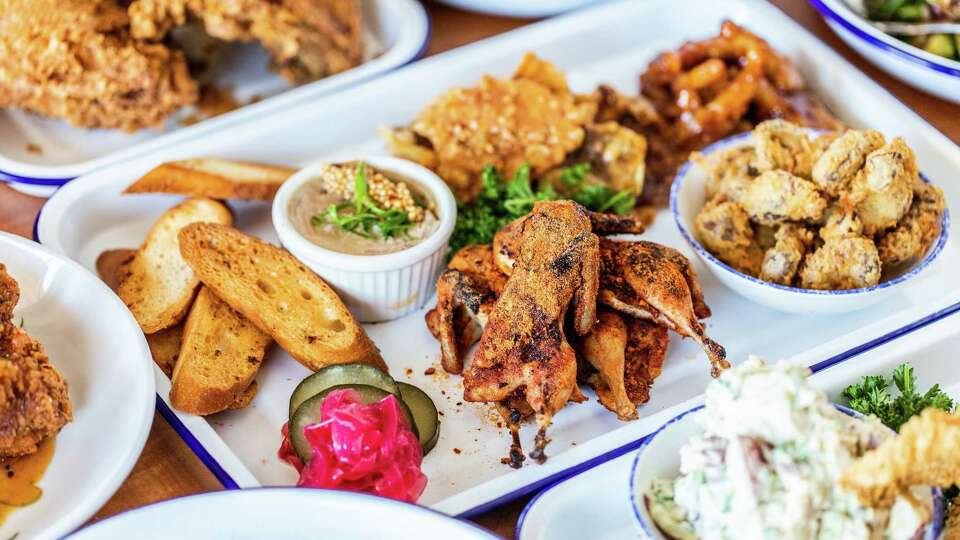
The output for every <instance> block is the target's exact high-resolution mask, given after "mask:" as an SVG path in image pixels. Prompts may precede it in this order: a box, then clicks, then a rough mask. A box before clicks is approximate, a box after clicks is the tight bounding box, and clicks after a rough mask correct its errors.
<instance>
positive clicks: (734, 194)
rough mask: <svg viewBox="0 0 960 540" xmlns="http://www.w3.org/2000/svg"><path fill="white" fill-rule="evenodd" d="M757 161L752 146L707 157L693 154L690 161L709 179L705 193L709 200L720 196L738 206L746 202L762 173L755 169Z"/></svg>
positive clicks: (730, 149) (721, 151)
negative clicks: (747, 194) (745, 196)
mask: <svg viewBox="0 0 960 540" xmlns="http://www.w3.org/2000/svg"><path fill="white" fill-rule="evenodd" d="M756 158H757V153H756V150H754V148H753V147H752V146H737V147H734V148H725V149H723V150H719V151H717V152H711V153H710V154H707V155H704V154H701V153H700V152H694V153H692V154H690V161H692V162H693V163H696V164H697V165H698V166H699V167H700V168H701V169H703V172H704V174H705V175H706V177H707V183H706V187H705V191H706V193H707V198H708V199H712V198H714V197H716V196H717V195H723V197H724V198H725V199H726V200H728V201H732V202H735V203H739V202H740V201H741V200H743V195H744V194H745V193H746V192H747V188H748V187H750V183H751V182H753V179H754V178H756V177H757V176H758V175H759V174H760V172H759V171H758V170H757V169H756V168H755V167H754V164H753V162H754V161H755V160H756Z"/></svg>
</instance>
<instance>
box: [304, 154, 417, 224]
mask: <svg viewBox="0 0 960 540" xmlns="http://www.w3.org/2000/svg"><path fill="white" fill-rule="evenodd" d="M366 171H367V169H366V165H365V164H364V163H360V164H359V165H357V170H356V173H355V174H354V177H353V186H354V196H353V202H342V203H340V204H333V205H330V206H328V207H327V209H326V210H325V211H324V212H323V213H320V214H317V215H315V216H313V218H311V220H310V223H311V224H313V226H314V227H317V226H322V225H324V224H327V223H331V224H333V225H335V226H337V227H339V228H341V229H343V230H345V231H349V232H351V233H353V234H356V235H358V236H362V237H364V238H370V239H373V238H377V237H378V236H379V237H381V238H395V237H398V236H400V237H403V238H409V237H410V234H409V231H410V228H411V227H413V226H414V223H413V222H412V221H410V216H408V215H407V213H406V212H404V211H403V210H397V209H391V210H384V209H383V208H380V207H379V206H377V203H376V202H375V201H374V200H373V199H372V198H371V197H370V188H369V185H368V184H367V172H366Z"/></svg>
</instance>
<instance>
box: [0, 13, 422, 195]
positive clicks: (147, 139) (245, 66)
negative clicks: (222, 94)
mask: <svg viewBox="0 0 960 540" xmlns="http://www.w3.org/2000/svg"><path fill="white" fill-rule="evenodd" d="M363 7H364V21H365V23H366V25H367V28H369V30H370V31H369V34H368V36H367V41H369V42H370V47H369V48H370V50H375V51H380V54H379V55H377V56H375V57H373V58H371V59H368V60H367V61H366V62H364V63H363V64H361V65H359V66H357V67H355V68H353V69H350V70H347V71H344V72H343V73H339V74H337V75H333V76H330V77H327V78H325V79H321V80H319V81H315V82H312V83H308V84H304V85H301V86H298V87H291V85H290V84H289V83H288V82H287V81H286V80H285V79H283V78H282V77H280V76H279V75H277V74H276V73H274V72H272V71H270V69H269V67H268V63H269V56H268V55H267V54H266V53H265V52H264V51H263V50H262V48H260V47H259V46H257V45H253V44H235V45H231V46H230V48H229V52H228V54H226V56H225V58H224V60H223V61H222V62H221V63H220V64H219V65H218V66H217V68H216V70H215V71H216V73H215V74H214V79H215V81H216V82H217V84H218V86H220V87H222V88H230V89H231V92H232V93H233V94H234V96H235V97H236V98H237V99H238V100H240V101H241V102H244V101H248V100H250V99H251V98H253V97H254V96H262V97H265V98H266V99H263V100H261V101H258V102H257V103H253V104H250V105H246V106H244V107H241V108H239V109H237V110H235V111H231V112H229V113H226V114H222V115H219V116H216V117H214V118H210V119H208V120H204V121H201V122H198V123H196V124H194V125H191V126H182V125H180V121H181V120H182V119H183V118H184V117H186V116H188V115H189V114H190V111H188V110H184V111H181V112H180V113H178V114H176V115H174V117H172V118H171V119H170V120H169V121H168V122H167V125H166V127H165V128H164V129H162V130H160V131H156V130H150V129H145V130H141V131H138V132H136V133H132V134H130V133H124V132H122V131H118V130H89V129H82V128H75V127H72V126H70V125H68V124H67V123H66V122H63V121H60V120H56V119H51V118H43V117H40V116H36V115H33V114H29V113H25V112H23V111H19V110H15V109H9V110H2V111H0V171H2V172H3V173H5V175H6V176H7V178H6V179H5V180H8V181H9V180H13V181H17V182H21V183H27V184H34V185H50V184H55V185H59V184H63V183H64V182H66V181H67V180H69V179H72V178H74V177H76V176H80V175H82V174H85V173H88V172H90V171H92V170H95V169H99V168H102V167H105V166H108V165H112V164H114V163H119V162H121V161H124V160H128V159H130V158H133V157H136V156H142V155H144V154H146V153H149V152H153V151H155V150H157V149H160V148H164V147H166V146H169V145H171V144H174V143H177V142H181V141H185V140H188V139H191V138H195V137H197V136H198V135H201V134H204V133H211V132H212V131H214V130H222V129H224V128H226V127H227V126H230V125H234V124H236V123H238V122H242V121H247V120H251V119H254V118H265V117H267V116H268V115H270V114H273V113H275V112H276V111H277V110H278V109H280V108H283V107H289V106H298V105H301V106H302V105H303V104H305V103H315V102H316V101H317V99H318V98H320V97H322V96H326V95H328V94H330V93H332V92H333V91H335V90H339V89H342V88H345V87H347V86H350V85H353V84H356V83H358V82H360V81H364V80H367V79H370V78H372V77H374V76H376V75H380V74H382V73H385V72H387V71H390V70H392V69H395V68H397V67H399V66H402V65H403V64H406V63H407V62H410V61H411V60H413V59H414V58H416V57H417V56H418V55H419V54H420V53H421V52H422V51H423V50H424V49H425V48H426V45H427V42H428V40H429V34H430V21H429V19H428V17H427V13H426V10H425V9H424V8H423V6H422V5H421V4H420V3H419V2H417V1H416V0H364V1H363ZM28 143H33V144H37V145H39V146H40V147H41V148H42V149H43V153H42V154H36V153H31V152H29V151H27V144H28ZM3 176H4V174H0V180H3V179H4V178H3Z"/></svg>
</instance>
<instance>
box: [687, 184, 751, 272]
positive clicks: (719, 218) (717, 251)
mask: <svg viewBox="0 0 960 540" xmlns="http://www.w3.org/2000/svg"><path fill="white" fill-rule="evenodd" d="M693 227H694V231H695V233H696V235H697V239H698V240H699V241H700V242H701V243H703V245H704V247H706V248H707V251H709V252H710V253H712V254H714V255H715V256H716V257H717V258H718V259H720V260H721V261H723V262H725V263H727V264H729V265H730V266H732V267H733V268H735V269H736V270H738V271H740V272H743V273H745V274H748V275H751V276H757V275H759V274H760V266H761V264H762V262H763V251H762V250H761V249H760V246H759V245H757V243H756V242H755V241H754V232H753V226H752V225H751V223H750V216H749V215H747V211H746V210H744V209H743V207H742V206H740V205H739V204H737V203H735V202H732V201H728V200H725V199H724V197H723V196H722V195H720V196H718V197H715V198H713V199H711V200H710V201H708V202H707V204H705V205H704V206H703V208H702V209H700V212H698V213H697V216H696V218H694V221H693Z"/></svg>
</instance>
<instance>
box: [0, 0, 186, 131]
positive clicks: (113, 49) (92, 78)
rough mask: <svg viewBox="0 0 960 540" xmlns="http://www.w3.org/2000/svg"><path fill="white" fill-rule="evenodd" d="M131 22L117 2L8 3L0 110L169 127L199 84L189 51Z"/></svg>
mask: <svg viewBox="0 0 960 540" xmlns="http://www.w3.org/2000/svg"><path fill="white" fill-rule="evenodd" d="M128 26H129V20H128V18H127V13H126V11H124V9H123V8H122V7H120V6H119V5H118V3H117V2H116V1H115V0H3V1H2V2H0V107H17V108H20V109H24V110H26V111H30V112H34V113H37V114H40V115H44V116H51V117H55V118H61V119H63V120H66V121H68V122H70V123H71V124H73V125H75V126H78V127H84V128H109V129H122V130H124V131H136V130H138V129H141V128H147V127H160V126H162V125H163V123H164V121H165V120H166V119H167V117H168V116H169V115H170V114H171V113H173V112H174V111H176V110H177V109H179V108H180V107H183V106H185V105H191V104H193V103H195V102H196V101H197V85H196V83H195V82H194V81H193V79H191V78H190V73H189V71H188V69H187V63H186V60H185V59H184V56H183V54H182V53H180V52H179V51H173V50H171V49H169V48H167V47H166V46H165V45H162V44H158V43H147V42H145V41H142V40H140V39H136V38H134V37H133V36H131V35H130V31H129V27H128Z"/></svg>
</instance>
